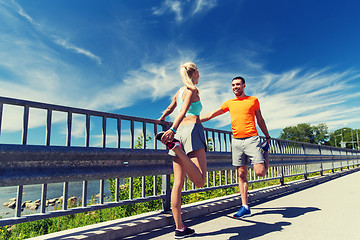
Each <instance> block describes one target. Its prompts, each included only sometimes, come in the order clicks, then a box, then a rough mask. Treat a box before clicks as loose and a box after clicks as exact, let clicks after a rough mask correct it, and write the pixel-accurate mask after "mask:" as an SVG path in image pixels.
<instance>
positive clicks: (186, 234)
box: [175, 227, 195, 239]
mask: <svg viewBox="0 0 360 240" xmlns="http://www.w3.org/2000/svg"><path fill="white" fill-rule="evenodd" d="M194 234H195V230H194V229H191V228H188V227H185V229H184V231H180V230H175V238H176V239H181V238H186V237H191V236H193V235H194Z"/></svg>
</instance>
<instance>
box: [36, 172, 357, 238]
mask: <svg viewBox="0 0 360 240" xmlns="http://www.w3.org/2000/svg"><path fill="white" fill-rule="evenodd" d="M359 170H360V168H354V169H350V170H344V171H341V172H336V173H330V174H327V175H324V176H317V177H313V178H309V179H308V180H298V181H294V182H290V183H286V185H283V186H271V187H266V188H262V189H256V190H252V191H249V203H251V204H254V203H256V202H257V201H261V200H265V199H267V198H270V197H276V196H279V195H283V194H290V193H292V192H296V191H300V190H303V189H306V188H309V187H313V186H316V185H318V184H321V183H324V182H327V181H330V180H333V179H336V178H339V177H342V176H345V175H347V174H351V173H354V172H357V171H359ZM240 203H241V198H240V195H239V194H233V195H228V196H225V197H219V198H214V199H209V200H206V201H201V202H197V203H192V204H187V205H183V206H182V219H183V221H185V220H188V219H193V218H196V217H199V216H203V215H206V214H210V213H213V212H217V211H220V210H224V209H228V208H232V207H236V206H239V205H240ZM173 224H174V222H173V218H172V215H171V214H169V213H163V212H161V211H155V212H149V213H143V214H139V215H136V216H132V217H126V218H121V219H117V220H113V221H107V222H103V223H98V224H93V225H90V226H84V227H79V228H74V229H69V230H65V231H61V232H56V233H50V234H46V235H43V236H38V237H34V238H29V240H35V239H36V240H45V239H46V240H65V239H66V240H75V239H87V240H98V239H100V240H112V239H121V238H124V237H127V236H132V235H136V234H139V233H142V232H147V231H150V230H153V229H156V228H160V227H164V226H169V225H173Z"/></svg>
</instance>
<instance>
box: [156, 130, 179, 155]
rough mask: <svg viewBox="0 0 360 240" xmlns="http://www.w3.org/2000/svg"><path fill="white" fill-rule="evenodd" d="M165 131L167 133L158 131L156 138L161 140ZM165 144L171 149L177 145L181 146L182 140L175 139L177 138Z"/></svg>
mask: <svg viewBox="0 0 360 240" xmlns="http://www.w3.org/2000/svg"><path fill="white" fill-rule="evenodd" d="M164 133H165V132H164V131H162V132H159V133H157V134H156V136H155V138H156V139H157V140H159V141H161V137H162V136H163V135H164ZM165 145H166V147H167V148H168V149H169V150H173V149H174V148H175V147H177V146H179V147H181V144H180V141H179V140H177V139H175V138H174V139H173V141H172V142H169V143H167V144H165Z"/></svg>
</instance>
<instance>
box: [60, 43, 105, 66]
mask: <svg viewBox="0 0 360 240" xmlns="http://www.w3.org/2000/svg"><path fill="white" fill-rule="evenodd" d="M54 42H55V43H56V44H58V45H60V46H62V47H64V48H65V49H68V50H72V51H74V52H76V53H79V54H82V55H85V56H86V57H88V58H90V59H92V60H95V61H96V62H97V63H98V64H101V58H100V57H98V56H96V55H95V54H93V53H91V52H90V51H88V50H85V49H82V48H79V47H77V46H75V45H73V44H71V43H69V42H67V41H66V40H65V39H61V38H60V37H57V36H54Z"/></svg>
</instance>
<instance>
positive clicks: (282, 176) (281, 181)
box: [280, 166, 285, 186]
mask: <svg viewBox="0 0 360 240" xmlns="http://www.w3.org/2000/svg"><path fill="white" fill-rule="evenodd" d="M280 174H281V175H280V185H281V186H284V185H285V177H284V166H280Z"/></svg>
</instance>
